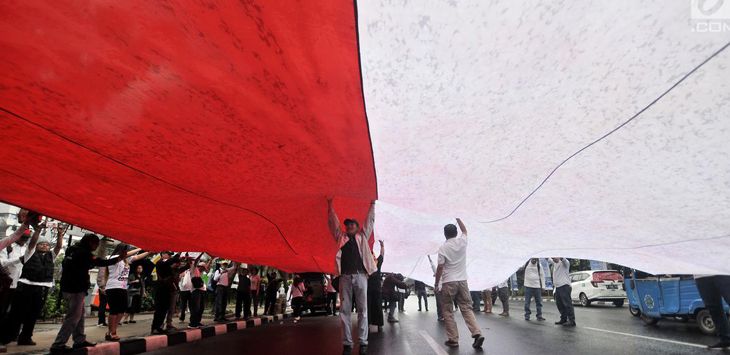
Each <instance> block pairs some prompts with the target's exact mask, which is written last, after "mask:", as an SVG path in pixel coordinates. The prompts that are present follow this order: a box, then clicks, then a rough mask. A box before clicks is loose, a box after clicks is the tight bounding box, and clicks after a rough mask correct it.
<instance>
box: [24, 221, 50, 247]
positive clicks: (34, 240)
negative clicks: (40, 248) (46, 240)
mask: <svg viewBox="0 0 730 355" xmlns="http://www.w3.org/2000/svg"><path fill="white" fill-rule="evenodd" d="M43 228H46V224H45V223H41V224H39V225H38V226H36V227H33V236H31V237H30V242H28V251H30V250H35V246H36V244H38V239H39V238H40V236H41V230H43ZM31 254H32V253H31Z"/></svg>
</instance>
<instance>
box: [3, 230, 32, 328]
mask: <svg viewBox="0 0 730 355" xmlns="http://www.w3.org/2000/svg"><path fill="white" fill-rule="evenodd" d="M28 239H30V231H28V230H26V233H23V234H22V237H20V239H18V240H16V241H15V243H13V244H11V245H8V246H7V247H5V248H3V249H2V250H0V267H3V268H5V271H7V272H8V276H10V277H11V278H12V279H13V282H12V283H11V284H10V288H9V289H8V291H7V292H5V293H3V295H2V297H1V298H0V319H4V318H5V315H6V314H7V311H8V309H10V302H11V300H12V299H13V293H14V292H15V289H16V288H17V287H18V279H19V278H20V272H21V271H23V264H22V263H21V262H20V260H21V258H22V257H23V255H25V251H26V250H27V249H28V248H27V245H26V243H27V242H28Z"/></svg>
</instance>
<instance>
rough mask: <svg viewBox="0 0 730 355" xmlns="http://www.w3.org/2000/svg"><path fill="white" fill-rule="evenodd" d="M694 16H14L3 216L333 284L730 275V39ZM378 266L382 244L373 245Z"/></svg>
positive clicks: (182, 7)
mask: <svg viewBox="0 0 730 355" xmlns="http://www.w3.org/2000/svg"><path fill="white" fill-rule="evenodd" d="M690 10H691V9H689V8H688V6H687V4H686V3H684V2H674V3H667V2H664V1H648V2H641V3H636V2H631V1H613V2H602V1H572V2H571V1H566V2H558V3H546V4H536V3H533V2H509V1H497V2H489V3H487V2H483V1H478V0H465V1H458V2H443V1H436V0H427V1H402V2H391V1H385V0H373V1H356V2H344V1H320V0H312V1H305V2H275V1H241V2H221V3H215V2H210V3H206V2H197V3H158V2H148V1H139V0H132V1H124V2H99V1H88V0H87V1H73V2H72V1H54V2H46V1H37V0H30V1H8V2H4V3H2V4H0V14H2V15H0V16H2V18H3V21H0V34H1V35H0V51H2V53H3V59H2V60H0V73H2V74H1V76H0V139H2V148H1V149H0V152H1V155H0V157H1V158H2V161H3V164H2V165H1V166H0V200H2V201H5V202H8V203H12V204H15V205H19V206H23V207H26V208H30V209H34V210H38V211H39V212H41V213H43V214H44V215H48V216H52V217H53V218H57V219H60V220H63V221H66V222H70V223H73V224H76V225H79V226H83V227H84V228H87V229H90V230H95V231H98V232H99V233H103V234H105V235H108V236H110V237H113V238H116V239H120V240H123V241H125V242H128V243H131V244H134V245H138V246H140V247H142V248H145V249H147V250H162V249H175V250H201V251H205V252H208V253H209V254H211V255H216V256H221V257H225V258H229V259H232V260H238V261H242V262H247V263H252V264H263V265H271V266H276V267H279V268H281V269H284V270H287V271H323V272H332V271H334V255H335V253H336V244H335V242H334V240H333V238H332V236H331V235H330V233H329V230H328V228H327V203H326V198H327V197H328V196H333V197H335V208H336V210H337V213H338V215H339V217H340V218H341V219H344V218H347V217H352V218H355V219H358V220H359V221H360V222H361V223H363V222H364V220H365V216H366V213H367V210H368V207H369V204H370V201H372V200H377V201H378V202H377V205H376V225H375V232H374V234H375V235H374V237H375V238H376V239H384V240H385V243H386V246H387V251H388V253H387V255H386V259H385V263H384V264H383V269H384V271H394V272H400V273H403V274H404V275H406V276H408V277H410V278H415V279H420V280H424V281H426V282H428V281H431V280H432V278H433V272H432V270H431V268H430V266H429V264H428V263H427V262H426V260H425V256H426V255H429V254H435V253H436V252H437V250H438V248H439V246H440V245H441V243H443V240H444V237H443V232H442V231H443V225H444V224H447V223H454V222H455V221H454V218H455V217H461V218H462V219H463V220H464V222H465V223H466V226H467V229H468V232H469V233H468V238H469V249H468V273H469V281H470V285H471V286H472V287H474V288H485V287H488V286H491V285H493V284H496V283H498V282H499V281H500V280H504V279H505V278H507V277H509V275H511V274H512V273H514V271H515V270H516V269H517V268H518V267H519V266H521V265H524V263H525V261H526V260H527V259H529V258H530V257H550V256H561V257H570V258H585V259H597V260H607V261H609V262H612V263H617V264H622V265H626V266H632V267H636V268H639V269H642V270H645V271H648V272H656V273H698V274H714V273H723V274H727V273H730V266H728V265H727V262H726V260H727V253H726V252H725V251H726V250H727V249H728V247H730V188H728V187H729V186H730V144H728V142H729V141H730V120H728V119H727V117H730V81H728V80H727V78H728V77H730V73H729V71H730V65H728V64H730V52H728V51H726V50H725V49H726V48H727V45H728V43H730V34H729V33H726V32H709V31H704V32H703V31H700V30H698V29H701V28H702V27H701V26H694V25H695V24H696V23H698V21H700V23H701V21H703V19H702V18H696V17H693V16H694V15H693V14H695V12H693V11H690ZM371 245H372V243H371Z"/></svg>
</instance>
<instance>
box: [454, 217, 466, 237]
mask: <svg viewBox="0 0 730 355" xmlns="http://www.w3.org/2000/svg"><path fill="white" fill-rule="evenodd" d="M456 223H458V224H459V229H461V234H462V235H463V236H465V237H466V226H465V225H464V222H462V221H461V218H457V219H456Z"/></svg>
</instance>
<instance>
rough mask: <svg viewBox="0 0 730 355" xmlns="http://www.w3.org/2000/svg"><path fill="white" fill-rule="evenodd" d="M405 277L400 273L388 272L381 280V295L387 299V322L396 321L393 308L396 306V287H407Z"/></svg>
mask: <svg viewBox="0 0 730 355" xmlns="http://www.w3.org/2000/svg"><path fill="white" fill-rule="evenodd" d="M403 280H405V277H403V275H401V274H390V275H388V276H387V277H386V278H385V280H384V281H383V297H384V298H386V299H387V300H388V323H397V322H398V318H396V317H395V309H396V308H397V307H398V297H399V295H398V290H396V287H398V288H402V289H407V288H408V285H406V283H405V282H403Z"/></svg>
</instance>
